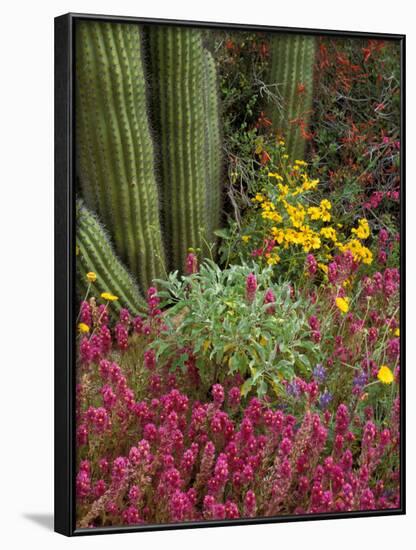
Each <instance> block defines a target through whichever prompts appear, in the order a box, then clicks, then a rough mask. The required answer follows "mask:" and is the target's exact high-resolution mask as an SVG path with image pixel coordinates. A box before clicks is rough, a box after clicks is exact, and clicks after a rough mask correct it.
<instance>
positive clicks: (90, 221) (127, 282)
mask: <svg viewBox="0 0 416 550" xmlns="http://www.w3.org/2000/svg"><path fill="white" fill-rule="evenodd" d="M76 216H77V225H76V247H77V249H76V253H77V254H76V267H77V270H78V274H79V278H78V279H79V282H80V284H81V288H80V289H79V290H80V293H81V294H83V293H85V290H86V287H87V278H86V275H87V273H88V272H90V271H93V272H94V273H95V274H96V275H97V280H96V282H95V283H94V287H95V288H96V289H97V291H98V293H99V294H101V293H102V292H110V293H112V294H115V295H116V296H118V298H119V300H118V301H116V302H114V307H115V308H116V309H119V308H120V307H127V308H128V309H129V310H130V311H131V312H132V313H133V314H137V313H139V312H140V311H145V310H146V302H145V300H144V299H143V297H142V295H141V294H140V291H139V289H138V287H137V284H136V283H135V281H134V280H133V277H132V276H131V275H130V274H129V272H128V271H127V269H126V268H125V267H124V265H123V263H122V262H121V261H120V260H119V259H118V258H117V256H116V254H115V252H114V250H113V247H112V246H111V243H110V240H109V238H108V237H107V234H106V232H105V230H104V228H103V226H102V225H101V224H100V222H99V221H98V219H97V217H96V215H95V214H93V213H92V212H91V211H90V210H88V208H87V207H86V206H85V205H84V204H83V203H82V202H81V201H79V200H78V201H77V208H76Z"/></svg>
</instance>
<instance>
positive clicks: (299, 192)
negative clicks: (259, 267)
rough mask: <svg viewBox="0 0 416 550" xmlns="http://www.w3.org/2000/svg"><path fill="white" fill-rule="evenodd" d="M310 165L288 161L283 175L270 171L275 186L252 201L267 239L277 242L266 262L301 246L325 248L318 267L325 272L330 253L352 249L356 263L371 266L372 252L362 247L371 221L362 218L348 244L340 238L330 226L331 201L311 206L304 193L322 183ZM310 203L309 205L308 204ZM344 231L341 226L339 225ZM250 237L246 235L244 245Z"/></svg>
mask: <svg viewBox="0 0 416 550" xmlns="http://www.w3.org/2000/svg"><path fill="white" fill-rule="evenodd" d="M306 166H307V163H306V162H305V161H302V160H295V162H294V163H293V165H288V164H287V163H286V162H285V163H284V164H283V167H282V174H279V173H277V172H269V173H268V177H269V178H270V180H274V182H271V183H272V186H265V188H264V189H263V190H262V192H261V193H257V194H256V195H255V196H254V198H253V199H252V202H253V203H254V204H256V205H257V206H258V207H259V209H260V215H261V218H262V219H263V220H265V221H266V222H269V223H270V226H269V229H268V231H269V234H268V235H265V237H266V238H270V239H274V240H275V242H276V243H277V245H276V247H275V248H274V249H273V250H272V252H270V251H268V254H266V255H265V256H266V260H267V263H269V264H270V265H275V264H276V263H278V262H279V260H280V255H279V252H280V250H281V249H288V248H289V247H291V246H298V247H301V248H302V249H303V251H304V252H306V253H309V252H311V251H316V250H320V249H322V254H321V258H320V259H321V262H320V263H319V264H318V265H319V266H320V267H321V269H322V270H323V271H324V272H326V271H327V270H326V265H325V264H326V261H328V260H329V261H330V260H331V259H332V256H331V254H330V252H331V250H334V249H338V250H339V251H340V252H344V251H346V250H350V251H351V253H352V255H353V257H354V260H356V261H358V262H362V263H365V264H371V262H372V261H373V256H372V253H371V251H370V250H369V249H368V248H367V247H366V246H364V245H363V244H362V242H361V240H364V239H367V238H368V237H369V235H370V227H369V224H368V221H367V220H366V219H365V218H362V219H360V220H359V222H358V227H356V228H354V229H352V231H351V233H352V235H351V237H350V238H349V240H347V241H346V242H345V241H343V239H342V238H341V240H340V237H339V236H338V233H337V229H336V228H335V226H332V225H327V224H328V223H329V222H331V219H332V216H331V210H332V204H331V202H330V201H329V200H328V199H322V200H321V201H320V203H319V204H314V205H310V201H309V200H308V199H307V198H305V196H304V195H305V194H306V193H309V192H310V191H313V190H315V189H316V188H317V186H318V184H319V180H318V179H311V178H310V177H309V176H308V174H307V172H306V170H305V167H306ZM308 202H309V204H308ZM336 227H338V228H341V227H342V225H341V224H336ZM249 239H250V235H245V236H244V237H243V241H244V242H245V243H247V242H248V240H249Z"/></svg>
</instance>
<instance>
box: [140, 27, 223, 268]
mask: <svg viewBox="0 0 416 550" xmlns="http://www.w3.org/2000/svg"><path fill="white" fill-rule="evenodd" d="M148 36H149V43H150V55H151V75H152V80H153V88H152V96H153V112H154V119H155V126H156V130H157V132H158V135H159V140H158V141H159V147H160V172H161V189H162V196H163V204H162V212H163V224H164V229H165V234H166V238H167V241H168V243H167V250H168V251H169V254H170V261H171V263H170V267H171V268H172V269H182V268H183V266H184V262H185V257H186V254H187V250H188V248H200V249H201V250H202V254H203V255H204V254H205V253H206V252H207V248H206V244H207V241H208V242H209V240H210V239H211V238H212V230H213V229H214V228H215V227H217V224H218V220H219V210H220V206H219V205H220V198H219V197H220V190H219V186H220V180H219V173H220V164H221V160H220V148H219V129H218V105H217V96H216V94H217V90H216V82H215V67H213V66H212V63H211V61H210V58H209V55H208V52H207V51H206V50H205V49H204V47H203V45H202V39H201V34H200V32H199V31H197V30H193V29H188V28H175V27H152V28H151V30H150V32H149V35H148Z"/></svg>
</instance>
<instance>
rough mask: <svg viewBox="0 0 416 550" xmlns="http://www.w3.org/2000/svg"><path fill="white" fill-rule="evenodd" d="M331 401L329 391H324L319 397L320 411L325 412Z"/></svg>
mask: <svg viewBox="0 0 416 550" xmlns="http://www.w3.org/2000/svg"><path fill="white" fill-rule="evenodd" d="M331 401H332V394H330V393H329V391H326V390H325V392H324V393H323V394H321V397H320V398H319V406H320V408H321V409H322V410H325V409H326V408H327V407H328V405H329V404H330V403H331Z"/></svg>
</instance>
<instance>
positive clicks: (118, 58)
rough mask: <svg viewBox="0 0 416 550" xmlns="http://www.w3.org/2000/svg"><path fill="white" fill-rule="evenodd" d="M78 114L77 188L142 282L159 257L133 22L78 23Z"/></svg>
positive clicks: (159, 270) (153, 274)
mask: <svg viewBox="0 0 416 550" xmlns="http://www.w3.org/2000/svg"><path fill="white" fill-rule="evenodd" d="M76 115H77V156H78V176H79V182H80V187H81V190H82V195H83V197H84V199H85V202H86V204H87V206H88V207H89V208H91V209H92V210H94V211H95V212H96V213H97V214H98V215H99V217H100V219H101V220H102V221H103V223H104V225H105V226H106V227H107V228H108V230H109V231H110V233H111V235H112V238H113V241H114V244H115V248H116V252H117V254H118V255H119V256H120V258H121V259H122V260H123V261H124V262H125V263H126V264H127V266H128V267H129V269H130V270H131V272H132V273H134V274H135V275H136V276H137V279H138V281H139V283H140V286H141V288H142V289H146V288H148V287H149V286H150V285H151V284H152V280H153V279H154V278H160V277H161V276H163V275H164V274H165V262H164V250H163V244H162V234H161V226H160V216H159V199H158V189H157V184H156V178H155V170H154V148H153V142H152V139H151V134H150V128H149V121H148V113H147V106H146V89H145V78H144V72H143V63H142V57H141V37H140V33H139V27H138V26H137V25H124V24H115V23H103V22H99V23H98V22H93V21H86V22H80V23H78V24H77V28H76ZM177 208H179V209H180V207H179V206H178V205H177Z"/></svg>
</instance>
